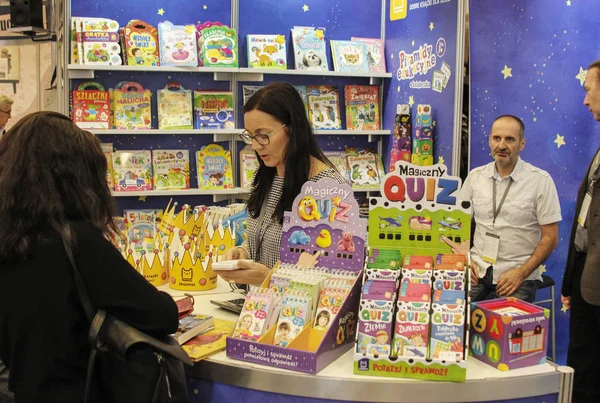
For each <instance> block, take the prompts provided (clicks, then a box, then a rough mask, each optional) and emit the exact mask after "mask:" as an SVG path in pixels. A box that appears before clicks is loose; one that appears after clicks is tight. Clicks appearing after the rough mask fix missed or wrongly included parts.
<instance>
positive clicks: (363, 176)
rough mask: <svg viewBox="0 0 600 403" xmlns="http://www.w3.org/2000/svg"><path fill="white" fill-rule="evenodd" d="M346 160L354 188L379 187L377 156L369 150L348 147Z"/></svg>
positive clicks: (379, 177)
mask: <svg viewBox="0 0 600 403" xmlns="http://www.w3.org/2000/svg"><path fill="white" fill-rule="evenodd" d="M346 155H347V157H346V160H347V161H348V173H349V176H350V182H351V183H352V187H353V188H356V189H361V188H370V187H373V186H377V185H379V183H380V181H381V176H380V173H379V167H378V161H377V154H375V153H374V152H369V151H368V150H359V149H356V148H351V147H346Z"/></svg>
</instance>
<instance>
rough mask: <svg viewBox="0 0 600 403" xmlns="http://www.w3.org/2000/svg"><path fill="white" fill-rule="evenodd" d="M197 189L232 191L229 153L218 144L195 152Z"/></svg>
mask: <svg viewBox="0 0 600 403" xmlns="http://www.w3.org/2000/svg"><path fill="white" fill-rule="evenodd" d="M196 168H197V174H198V188H199V189H204V190H219V189H222V190H227V189H233V174H232V171H231V153H230V152H229V151H228V150H225V149H224V148H223V147H221V146H220V145H218V144H209V145H206V146H204V147H202V148H201V149H200V150H199V151H197V152H196Z"/></svg>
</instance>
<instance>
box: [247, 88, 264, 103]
mask: <svg viewBox="0 0 600 403" xmlns="http://www.w3.org/2000/svg"><path fill="white" fill-rule="evenodd" d="M262 87H263V86H262V85H244V86H242V96H243V99H244V105H245V104H246V102H248V100H249V99H250V98H251V97H252V95H254V94H256V92H257V91H258V90H260V89H261V88H262Z"/></svg>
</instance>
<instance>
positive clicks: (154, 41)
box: [121, 20, 160, 66]
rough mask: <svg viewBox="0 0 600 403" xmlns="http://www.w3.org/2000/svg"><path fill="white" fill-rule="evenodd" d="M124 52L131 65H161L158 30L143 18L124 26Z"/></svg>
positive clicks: (128, 63)
mask: <svg viewBox="0 0 600 403" xmlns="http://www.w3.org/2000/svg"><path fill="white" fill-rule="evenodd" d="M121 39H122V41H123V43H124V45H125V46H124V49H123V54H124V56H125V63H126V64H127V65H129V66H159V65H160V56H159V51H158V48H159V42H158V30H157V29H156V28H155V27H153V26H152V25H150V24H147V23H146V22H144V21H141V20H132V21H129V23H128V24H127V25H126V26H125V27H123V28H122V31H121Z"/></svg>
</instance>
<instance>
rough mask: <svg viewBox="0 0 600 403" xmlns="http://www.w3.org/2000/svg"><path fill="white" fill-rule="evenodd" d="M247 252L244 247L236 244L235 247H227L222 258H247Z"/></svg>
mask: <svg viewBox="0 0 600 403" xmlns="http://www.w3.org/2000/svg"><path fill="white" fill-rule="evenodd" d="M249 258H250V256H248V253H247V252H246V250H245V249H244V248H240V247H239V246H236V247H235V248H231V249H227V250H226V251H225V254H224V255H223V260H238V259H249Z"/></svg>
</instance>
